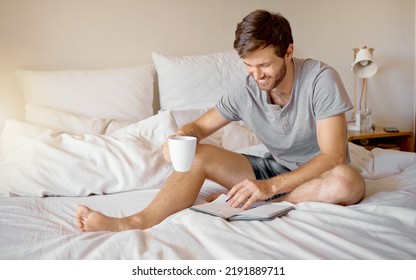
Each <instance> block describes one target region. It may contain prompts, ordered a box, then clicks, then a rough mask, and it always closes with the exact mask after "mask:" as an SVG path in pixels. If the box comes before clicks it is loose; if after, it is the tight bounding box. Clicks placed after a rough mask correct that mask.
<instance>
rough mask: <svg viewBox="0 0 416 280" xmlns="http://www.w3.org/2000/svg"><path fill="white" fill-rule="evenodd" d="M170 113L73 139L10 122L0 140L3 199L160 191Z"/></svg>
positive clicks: (0, 194) (170, 128) (172, 125)
mask: <svg viewBox="0 0 416 280" xmlns="http://www.w3.org/2000/svg"><path fill="white" fill-rule="evenodd" d="M176 129H177V128H176V124H175V121H174V119H173V117H172V115H171V114H170V112H163V113H160V114H158V115H156V116H153V117H150V118H148V119H146V120H143V121H140V122H137V123H134V124H131V125H129V126H127V127H125V128H122V129H120V130H118V131H116V132H114V133H113V134H112V135H111V136H106V135H93V134H86V135H83V136H74V135H70V134H67V133H61V132H58V131H55V130H51V129H47V128H42V127H38V126H35V125H32V124H28V123H21V122H18V121H14V120H7V121H6V122H5V126H4V129H3V132H2V134H1V135H0V197H6V196H37V197H41V196H87V195H90V194H109V193H116V192H122V191H129V190H136V189H147V188H159V187H160V186H161V185H162V183H163V182H164V180H166V178H167V176H168V175H169V173H170V172H171V170H172V169H171V165H170V164H167V163H166V162H165V161H164V159H163V154H162V144H163V143H164V142H165V139H166V137H167V136H168V135H171V134H173V133H175V132H176Z"/></svg>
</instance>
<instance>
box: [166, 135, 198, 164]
mask: <svg viewBox="0 0 416 280" xmlns="http://www.w3.org/2000/svg"><path fill="white" fill-rule="evenodd" d="M168 143H169V155H170V160H171V161H172V164H173V168H174V169H175V171H178V172H186V171H189V170H190V169H191V166H192V161H193V160H194V157H195V150H196V137H193V136H176V135H172V136H169V138H168Z"/></svg>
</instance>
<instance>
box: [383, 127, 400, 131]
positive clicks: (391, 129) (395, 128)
mask: <svg viewBox="0 0 416 280" xmlns="http://www.w3.org/2000/svg"><path fill="white" fill-rule="evenodd" d="M383 130H384V131H385V132H399V129H398V128H397V127H393V126H387V127H383Z"/></svg>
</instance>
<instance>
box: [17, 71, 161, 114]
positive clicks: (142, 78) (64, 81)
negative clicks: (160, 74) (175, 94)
mask: <svg viewBox="0 0 416 280" xmlns="http://www.w3.org/2000/svg"><path fill="white" fill-rule="evenodd" d="M154 73H155V70H154V67H153V66H138V67H130V68H119V69H106V70H68V71H25V70H17V71H16V76H17V78H18V81H19V83H20V85H21V87H22V90H23V94H24V98H25V103H26V104H34V105H40V106H45V107H50V108H54V109H58V110H62V111H66V112H70V113H76V114H80V115H83V116H87V117H93V118H106V119H116V120H121V121H129V122H134V121H138V120H142V119H145V118H147V117H149V116H151V115H153V81H154ZM26 121H32V120H31V119H30V118H26Z"/></svg>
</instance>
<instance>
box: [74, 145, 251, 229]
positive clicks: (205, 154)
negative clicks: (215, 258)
mask: <svg viewBox="0 0 416 280" xmlns="http://www.w3.org/2000/svg"><path fill="white" fill-rule="evenodd" d="M245 178H252V179H253V178H254V172H253V170H252V168H251V165H250V163H249V161H248V159H247V158H246V157H245V156H243V155H240V154H235V153H232V152H229V151H226V150H223V149H220V148H217V147H214V146H210V145H198V149H197V154H196V157H195V159H194V162H193V166H192V168H191V170H190V171H189V172H185V173H181V172H173V173H172V175H171V176H170V177H169V178H168V179H167V181H166V182H165V184H164V185H163V187H162V189H161V190H160V191H159V192H158V194H157V195H156V197H155V198H154V199H153V200H152V202H151V203H150V204H149V205H148V206H147V207H146V208H145V209H143V210H142V211H141V212H138V213H136V214H134V215H131V216H128V217H123V218H113V217H108V216H106V215H104V214H102V213H100V212H97V211H94V210H91V209H89V208H88V207H86V206H79V207H78V208H77V210H76V219H77V223H78V227H79V228H80V230H81V231H123V230H130V229H146V228H150V227H152V226H154V225H156V224H158V223H160V222H161V221H163V220H164V219H165V218H167V217H168V216H170V215H172V214H174V213H176V212H178V211H180V210H183V209H185V208H187V207H189V206H191V205H192V203H193V202H194V201H195V199H196V197H197V195H198V193H199V191H200V189H201V187H202V185H203V183H204V181H205V179H210V180H212V181H214V182H217V183H219V184H221V185H223V186H224V187H226V188H231V187H232V186H234V184H236V183H238V182H240V181H241V180H243V179H245Z"/></svg>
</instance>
